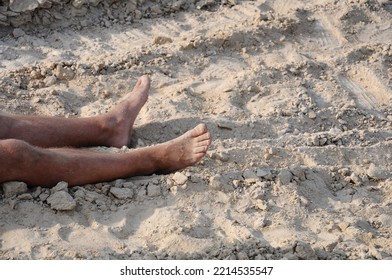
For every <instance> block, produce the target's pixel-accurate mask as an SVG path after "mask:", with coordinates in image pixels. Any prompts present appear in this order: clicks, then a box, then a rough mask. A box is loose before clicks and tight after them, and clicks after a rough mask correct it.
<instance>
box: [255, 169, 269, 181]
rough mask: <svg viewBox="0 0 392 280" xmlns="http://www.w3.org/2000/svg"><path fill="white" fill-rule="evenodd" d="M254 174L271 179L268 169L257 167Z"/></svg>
mask: <svg viewBox="0 0 392 280" xmlns="http://www.w3.org/2000/svg"><path fill="white" fill-rule="evenodd" d="M256 175H257V176H258V177H262V178H265V179H267V180H271V179H272V173H271V170H270V169H257V171H256Z"/></svg>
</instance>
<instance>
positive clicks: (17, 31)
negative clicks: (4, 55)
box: [12, 28, 26, 38]
mask: <svg viewBox="0 0 392 280" xmlns="http://www.w3.org/2000/svg"><path fill="white" fill-rule="evenodd" d="M12 35H14V37H15V38H19V37H24V36H26V33H25V32H24V31H23V30H22V29H20V28H15V29H14V30H13V31H12Z"/></svg>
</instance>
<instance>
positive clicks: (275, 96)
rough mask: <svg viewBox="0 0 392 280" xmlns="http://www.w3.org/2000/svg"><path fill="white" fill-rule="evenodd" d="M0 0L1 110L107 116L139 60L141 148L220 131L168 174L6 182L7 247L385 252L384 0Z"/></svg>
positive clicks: (391, 215)
mask: <svg viewBox="0 0 392 280" xmlns="http://www.w3.org/2000/svg"><path fill="white" fill-rule="evenodd" d="M1 2H3V7H1V8H0V36H1V37H0V85H1V86H0V88H1V89H0V90H1V95H0V110H1V111H3V112H9V113H21V114H33V115H38V114H39V115H51V116H52V115H55V116H65V117H83V116H92V115H96V114H100V113H102V112H105V111H107V110H109V109H110V108H111V107H112V106H113V105H114V104H116V103H117V102H118V100H119V99H120V98H121V97H122V96H124V95H125V94H126V93H127V92H129V91H130V90H131V89H132V87H133V85H134V84H135V82H136V80H137V78H138V77H139V76H141V75H142V74H145V73H147V74H150V75H151V77H152V81H153V82H152V89H151V94H150V98H149V101H148V102H147V104H146V106H145V108H143V109H142V111H141V113H140V115H139V117H138V119H137V120H136V133H135V135H134V139H133V145H134V147H140V146H146V145H151V144H154V143H157V142H163V141H166V140H168V139H171V138H173V137H175V136H177V135H179V134H180V133H182V132H185V131H186V130H188V129H189V128H191V127H193V126H194V125H196V124H197V123H199V122H205V123H206V124H207V125H208V127H209V129H210V131H211V132H212V134H213V137H214V140H213V144H212V147H211V149H210V151H209V153H208V156H206V158H205V159H204V160H203V161H202V162H201V163H200V164H198V165H197V166H194V167H190V168H187V169H185V170H182V171H181V172H180V173H176V174H170V175H166V176H155V175H153V176H148V177H137V178H125V179H124V180H117V181H115V182H103V183H101V184H96V185H86V186H79V187H72V188H70V187H69V188H67V186H66V184H60V185H59V186H58V187H57V188H56V189H54V190H49V189H42V188H29V189H28V190H27V191H26V190H23V189H24V185H23V184H21V183H14V185H18V187H21V188H22V190H21V191H22V192H23V193H22V194H13V193H9V192H8V191H7V186H6V187H4V188H3V189H4V190H3V193H0V194H1V197H0V258H1V259H388V258H391V257H392V242H391V237H392V236H391V235H392V175H391V172H392V106H391V101H392V85H391V76H392V67H391V61H392V47H391V41H392V39H391V38H392V26H391V24H392V2H391V1H386V0H379V1H376V0H342V1H335V0H323V1H321V0H316V1H307V0H302V1H293V0H277V1H273V0H256V1H238V0H226V1H210V0H202V1H194V0H193V1H183V0H179V1H171V0H155V1H141V0H138V1H136V0H133V1H132V0H130V1H99V0H96V1H92V0H90V1H49V0H47V1H35V0H30V1H22V2H25V3H28V5H27V4H26V5H21V4H20V2H21V1H19V0H15V1H1ZM9 2H12V5H11V6H10V7H8V3H9ZM38 2H40V4H39V3H38ZM64 2H67V4H64ZM59 3H63V4H59ZM12 9H13V10H12ZM98 149H101V150H103V151H105V152H116V149H112V148H110V149H107V148H103V147H98ZM124 149H125V148H124ZM124 149H123V150H124ZM2 164H5V163H2ZM86 172H88V171H86ZM53 193H60V194H61V195H60V194H58V195H57V198H58V199H61V198H63V199H68V200H67V201H66V202H67V203H68V204H67V203H66V205H65V206H64V205H62V206H61V205H59V204H57V205H56V203H59V202H53V200H54V198H53ZM67 193H69V195H70V196H69V195H68V196H67V195H66V194H67ZM50 195H52V198H51V199H50ZM61 207H65V208H67V207H69V208H70V209H72V210H56V208H61Z"/></svg>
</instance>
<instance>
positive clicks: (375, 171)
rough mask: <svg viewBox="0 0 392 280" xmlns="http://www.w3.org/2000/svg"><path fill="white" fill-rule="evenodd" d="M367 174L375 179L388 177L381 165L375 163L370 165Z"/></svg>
mask: <svg viewBox="0 0 392 280" xmlns="http://www.w3.org/2000/svg"><path fill="white" fill-rule="evenodd" d="M366 174H367V175H368V176H369V178H371V179H373V180H385V179H386V178H387V177H388V174H387V172H386V171H385V170H384V169H382V168H381V167H378V166H376V165H375V164H374V163H371V164H370V165H369V168H368V170H367V172H366Z"/></svg>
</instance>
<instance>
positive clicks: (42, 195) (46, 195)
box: [39, 192, 49, 201]
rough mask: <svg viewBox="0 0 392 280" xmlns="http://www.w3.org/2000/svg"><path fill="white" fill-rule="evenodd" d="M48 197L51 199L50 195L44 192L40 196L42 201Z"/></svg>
mask: <svg viewBox="0 0 392 280" xmlns="http://www.w3.org/2000/svg"><path fill="white" fill-rule="evenodd" d="M48 197H49V193H48V192H43V193H41V194H40V195H39V199H40V200H41V201H45V200H47V199H48Z"/></svg>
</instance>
